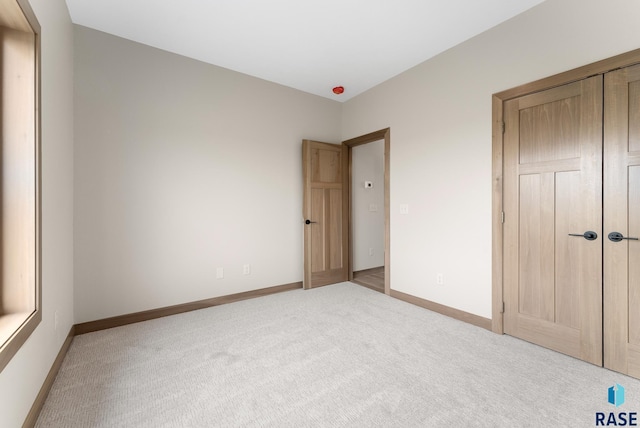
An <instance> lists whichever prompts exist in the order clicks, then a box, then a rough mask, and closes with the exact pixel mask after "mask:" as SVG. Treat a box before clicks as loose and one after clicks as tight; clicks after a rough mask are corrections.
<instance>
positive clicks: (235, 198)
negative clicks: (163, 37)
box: [75, 26, 342, 322]
mask: <svg viewBox="0 0 640 428" xmlns="http://www.w3.org/2000/svg"><path fill="white" fill-rule="evenodd" d="M75 48H76V50H75V57H76V61H75V73H76V78H75V91H76V92H75V124H76V125H75V136H76V142H75V144H76V150H75V165H76V175H75V196H76V198H75V201H76V202H75V227H76V229H75V232H76V235H75V308H76V322H84V321H91V320H95V319H100V318H105V317H110V316H115V315H121V314H127V313H131V312H136V311H142V310H146V309H153V308H159V307H163V306H168V305H175V304H180V303H184V302H191V301H194V300H200V299H206V298H211V297H216V296H222V295H228V294H232V293H239V292H244V291H248V290H254V289H259V288H264V287H269V286H275V285H281V284H287V283H291V282H297V281H301V280H302V166H301V141H302V139H303V138H310V139H315V140H321V141H327V142H339V141H340V115H341V108H342V106H341V104H340V103H337V102H335V101H331V100H327V99H325V98H320V97H317V96H313V95H309V94H305V93H302V92H300V91H296V90H293V89H290V88H286V87H283V86H280V85H276V84H273V83H268V82H266V81H263V80H260V79H256V78H253V77H249V76H246V75H243V74H240V73H236V72H232V71H229V70H226V69H222V68H220V67H215V66H212V65H208V64H205V63H202V62H198V61H195V60H191V59H187V58H185V57H181V56H178V55H174V54H171V53H168V52H165V51H161V50H158V49H155V48H151V47H148V46H145V45H141V44H138V43H134V42H131V41H127V40H124V39H121V38H117V37H114V36H110V35H107V34H105V33H101V32H98V31H95V30H91V29H88V28H85V27H79V26H76V27H75ZM244 264H250V265H251V275H246V276H245V275H242V266H243V265H244ZM216 267H223V268H224V278H223V279H216V275H215V274H216Z"/></svg>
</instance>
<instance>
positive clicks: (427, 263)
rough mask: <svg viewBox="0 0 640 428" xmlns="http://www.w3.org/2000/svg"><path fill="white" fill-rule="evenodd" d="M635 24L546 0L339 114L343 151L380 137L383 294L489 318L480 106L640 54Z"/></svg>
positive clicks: (486, 178)
mask: <svg viewBox="0 0 640 428" xmlns="http://www.w3.org/2000/svg"><path fill="white" fill-rule="evenodd" d="M638 22H640V2H637V1H635V0H592V1H588V2H584V1H581V0H547V1H546V2H544V3H542V4H540V5H539V6H537V7H535V8H533V9H531V10H529V11H527V12H525V13H524V14H522V15H520V16H518V17H515V18H514V19H512V20H510V21H507V22H506V23H504V24H502V25H499V26H497V27H494V28H493V29H491V30H489V31H487V32H485V33H483V34H482V35H480V36H477V37H476V38H474V39H472V40H469V41H467V42H465V43H462V44H461V45H458V46H457V47H455V48H453V49H451V50H449V51H447V52H445V53H443V54H441V55H439V56H437V57H435V58H433V59H431V60H429V61H426V62H424V63H422V64H420V65H418V66H417V67H415V68H413V69H411V70H409V71H407V72H405V73H403V74H401V75H398V76H397V77H395V78H393V79H391V80H388V81H387V82H385V83H383V84H381V85H379V86H377V87H375V88H373V89H371V90H370V91H368V92H366V93H364V94H362V95H360V96H358V97H356V98H354V99H352V100H350V101H348V102H346V103H345V106H344V113H343V117H342V123H343V128H342V129H343V132H342V137H343V138H344V139H347V138H352V137H355V136H358V135H361V134H365V133H367V132H371V131H374V130H377V129H381V128H385V127H387V126H389V127H391V166H390V171H391V287H392V288H393V289H395V290H399V291H402V292H405V293H408V294H412V295H415V296H418V297H421V298H424V299H428V300H432V301H435V302H438V303H441V304H444V305H447V306H451V307H454V308H457V309H462V310H464V311H468V312H471V313H474V314H477V315H480V316H484V317H488V318H490V317H491V95H492V94H493V93H496V92H499V91H501V90H505V89H508V88H511V87H514V86H517V85H520V84H524V83H527V82H530V81H533V80H536V79H540V78H543V77H546V76H549V75H552V74H555V73H558V72H562V71H566V70H569V69H572V68H575V67H578V66H582V65H585V64H589V63H591V62H594V61H597V60H600V59H604V58H607V57H610V56H613V55H616V54H619V53H623V52H626V51H630V50H633V49H636V48H640V32H639V31H637V23H638ZM403 203H407V204H409V214H408V215H400V214H399V205H400V204H403ZM508 215H509V214H508V213H507V216H508ZM438 273H442V274H443V275H444V285H442V286H441V285H437V284H436V276H437V274H438Z"/></svg>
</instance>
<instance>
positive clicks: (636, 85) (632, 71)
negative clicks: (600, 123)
mask: <svg viewBox="0 0 640 428" xmlns="http://www.w3.org/2000/svg"><path fill="white" fill-rule="evenodd" d="M604 114H605V115H604V118H605V119H604V120H605V122H604V125H605V127H604V130H605V132H604V153H605V159H606V162H605V166H604V207H605V208H604V214H605V218H604V232H605V234H607V235H608V234H609V233H612V232H618V233H619V234H620V235H622V236H623V237H624V238H640V66H634V67H628V68H624V69H620V70H617V71H613V72H610V73H607V74H606V75H605V113H604ZM604 284H605V285H604V319H605V321H604V337H605V342H604V349H605V354H604V359H605V361H604V365H605V367H608V368H610V369H612V370H616V371H618V372H621V373H626V374H628V375H630V376H634V377H637V378H640V241H638V240H635V239H616V238H614V241H612V240H610V239H608V237H606V236H605V237H604Z"/></svg>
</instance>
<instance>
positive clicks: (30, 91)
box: [0, 0, 42, 370]
mask: <svg viewBox="0 0 640 428" xmlns="http://www.w3.org/2000/svg"><path fill="white" fill-rule="evenodd" d="M39 33H40V27H39V25H38V22H37V20H36V18H35V15H34V13H33V10H32V9H31V7H30V6H29V3H28V2H27V0H0V73H1V75H0V134H1V136H2V139H1V140H0V244H1V245H0V370H2V369H3V368H4V367H5V366H6V365H7V363H8V362H9V361H10V360H11V358H12V357H13V356H14V355H15V353H16V352H18V350H19V349H20V347H21V346H22V344H23V343H24V342H25V341H26V340H27V338H28V337H29V335H30V334H31V333H32V332H33V331H34V330H35V328H36V327H37V325H38V324H39V323H40V321H41V320H42V310H41V297H40V295H41V293H40V129H39V128H40V126H39V124H40V117H39V116H40V113H39V105H38V104H39V98H40V97H39V91H40V85H39V77H40V72H39V65H40V64H39V53H40V51H39Z"/></svg>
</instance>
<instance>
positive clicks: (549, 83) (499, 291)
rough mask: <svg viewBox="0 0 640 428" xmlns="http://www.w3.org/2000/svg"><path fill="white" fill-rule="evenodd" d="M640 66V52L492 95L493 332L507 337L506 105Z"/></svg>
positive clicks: (623, 55) (633, 52)
mask: <svg viewBox="0 0 640 428" xmlns="http://www.w3.org/2000/svg"><path fill="white" fill-rule="evenodd" d="M635 64H640V49H636V50H634V51H631V52H627V53H624V54H621V55H617V56H614V57H612V58H608V59H604V60H602V61H598V62H595V63H593V64H589V65H586V66H583V67H579V68H576V69H573V70H570V71H566V72H563V73H560V74H556V75H554V76H551V77H547V78H544V79H540V80H536V81H535V82H531V83H527V84H524V85H521V86H518V87H515V88H512V89H508V90H506V91H502V92H498V93H496V94H493V96H492V128H491V130H492V146H493V156H492V162H493V165H492V170H493V173H492V179H493V180H492V189H493V202H492V260H493V262H492V264H493V266H492V293H493V295H492V321H491V329H492V330H493V332H495V333H498V334H504V316H503V314H504V289H503V285H504V284H503V268H504V262H503V250H504V241H503V238H504V236H503V225H504V224H503V218H504V217H503V216H504V207H503V165H504V163H503V136H504V108H503V106H504V103H505V102H506V101H509V100H511V99H514V98H518V97H521V96H523V95H528V94H532V93H535V92H540V91H543V90H546V89H551V88H554V87H557V86H561V85H565V84H568V83H572V82H576V81H579V80H583V79H586V78H587V77H591V76H594V75H596V74H604V73H607V72H609V71H612V70H616V69H618V68H623V67H628V66H631V65H635Z"/></svg>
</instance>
